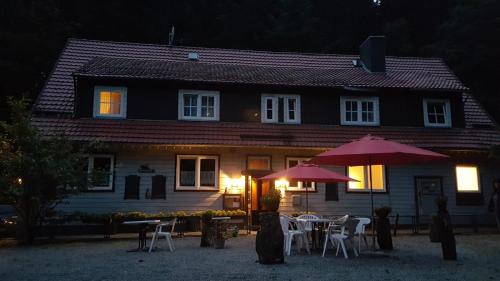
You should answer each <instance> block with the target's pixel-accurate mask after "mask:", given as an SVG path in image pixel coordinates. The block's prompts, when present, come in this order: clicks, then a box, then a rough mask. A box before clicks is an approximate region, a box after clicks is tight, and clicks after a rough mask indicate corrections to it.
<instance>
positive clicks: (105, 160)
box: [87, 154, 115, 191]
mask: <svg viewBox="0 0 500 281" xmlns="http://www.w3.org/2000/svg"><path fill="white" fill-rule="evenodd" d="M114 166H115V157H114V156H113V155H109V154H96V155H89V157H88V165H87V172H88V175H89V182H90V186H89V188H88V190H89V191H111V190H113V176H114Z"/></svg>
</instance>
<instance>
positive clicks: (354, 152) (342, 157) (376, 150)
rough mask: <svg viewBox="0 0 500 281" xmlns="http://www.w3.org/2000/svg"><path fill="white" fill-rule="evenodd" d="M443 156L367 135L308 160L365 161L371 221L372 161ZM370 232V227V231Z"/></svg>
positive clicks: (395, 162) (416, 160)
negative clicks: (367, 171)
mask: <svg viewBox="0 0 500 281" xmlns="http://www.w3.org/2000/svg"><path fill="white" fill-rule="evenodd" d="M447 158H449V157H448V156H447V155H444V154H440V153H436V152H432V151H429V150H425V149H421V148H417V147H413V146H410V145H405V144H401V143H398V142H394V141H388V140H385V139H383V138H379V137H374V136H371V135H367V136H365V137H363V138H361V139H359V140H355V141H352V142H350V143H347V144H344V145H341V146H339V147H337V148H334V149H332V150H329V151H326V152H323V153H320V154H318V155H316V156H315V157H314V158H312V159H311V160H310V161H308V163H314V164H324V165H341V166H344V165H347V166H361V165H368V167H369V186H370V199H371V209H372V215H371V216H372V222H373V193H372V171H371V168H372V165H404V164H422V163H428V162H432V161H438V160H444V159H447ZM374 232H375V231H374V228H373V227H372V235H373V234H374ZM373 246H374V247H375V236H373Z"/></svg>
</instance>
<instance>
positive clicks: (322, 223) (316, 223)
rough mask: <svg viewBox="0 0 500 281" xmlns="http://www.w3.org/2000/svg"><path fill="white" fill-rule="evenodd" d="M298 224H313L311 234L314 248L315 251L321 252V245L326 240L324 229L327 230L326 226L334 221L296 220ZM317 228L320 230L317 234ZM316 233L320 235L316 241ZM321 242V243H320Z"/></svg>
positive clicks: (318, 219) (319, 219)
mask: <svg viewBox="0 0 500 281" xmlns="http://www.w3.org/2000/svg"><path fill="white" fill-rule="evenodd" d="M295 220H296V221H297V222H301V223H312V232H311V238H312V248H313V249H315V250H318V249H319V250H321V247H322V245H321V243H322V242H323V239H324V233H323V229H326V228H327V227H328V225H326V226H325V224H328V223H330V222H331V221H332V220H330V219H321V218H317V219H305V218H304V219H295ZM316 227H317V228H318V231H317V232H316ZM316 233H318V239H316ZM318 242H319V243H318Z"/></svg>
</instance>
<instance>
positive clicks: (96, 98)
mask: <svg viewBox="0 0 500 281" xmlns="http://www.w3.org/2000/svg"><path fill="white" fill-rule="evenodd" d="M105 90H108V91H112V92H119V93H120V95H121V98H120V114H101V113H100V111H101V110H100V107H101V100H100V98H101V95H100V93H101V92H102V91H105ZM93 113H94V114H93V116H94V118H118V119H121V118H126V117H127V88H126V87H114V86H95V87H94V112H93Z"/></svg>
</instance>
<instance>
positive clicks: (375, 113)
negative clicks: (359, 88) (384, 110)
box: [340, 96, 380, 126]
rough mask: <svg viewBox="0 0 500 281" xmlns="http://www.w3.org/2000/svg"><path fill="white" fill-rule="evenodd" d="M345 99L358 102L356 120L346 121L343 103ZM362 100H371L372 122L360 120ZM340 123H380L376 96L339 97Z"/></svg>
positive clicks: (368, 124)
mask: <svg viewBox="0 0 500 281" xmlns="http://www.w3.org/2000/svg"><path fill="white" fill-rule="evenodd" d="M347 101H355V102H357V104H358V110H357V113H358V121H347V120H346V118H345V111H346V107H345V103H346V102H347ZM362 102H373V122H363V121H362V118H361V117H362V111H361V109H362V107H361V103H362ZM340 125H358V126H378V125H380V113H379V98H378V97H349V96H341V97H340Z"/></svg>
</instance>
